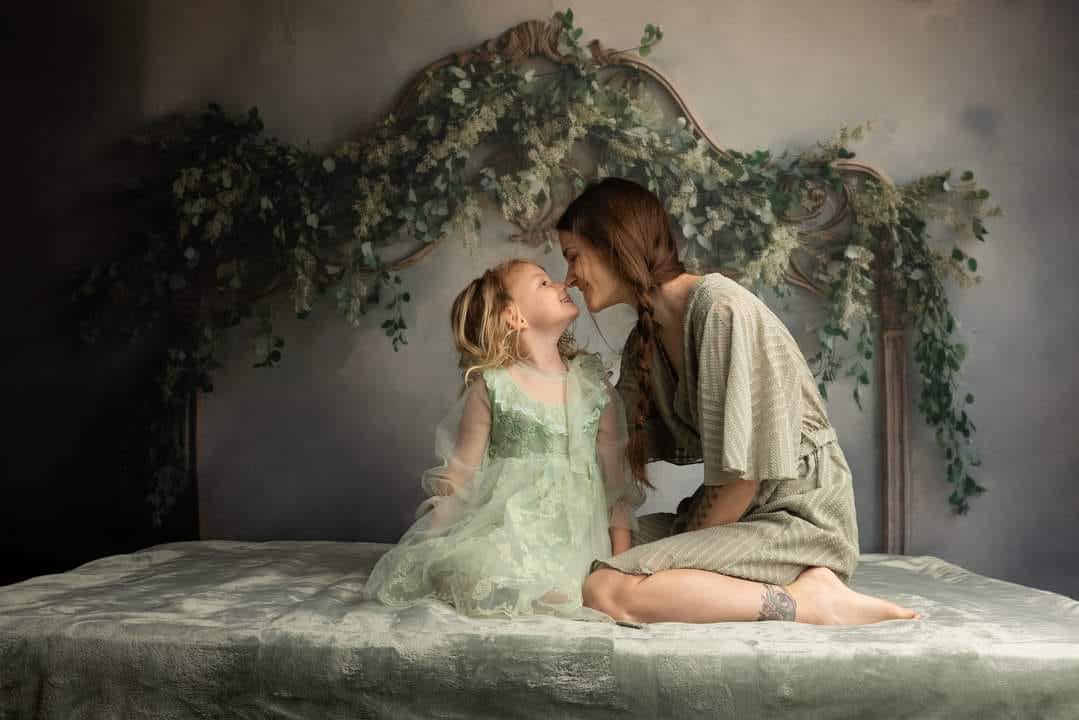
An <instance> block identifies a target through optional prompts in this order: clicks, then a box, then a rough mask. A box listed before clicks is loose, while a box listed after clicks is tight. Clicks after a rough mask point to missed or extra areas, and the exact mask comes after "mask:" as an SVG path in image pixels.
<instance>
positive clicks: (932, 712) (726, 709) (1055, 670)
mask: <svg viewBox="0 0 1079 720" xmlns="http://www.w3.org/2000/svg"><path fill="white" fill-rule="evenodd" d="M388 547H390V546H389V545H385V544H377V543H345V542H329V541H306V542H302V541H281V542H241V541H200V542H182V543H170V544H165V545H159V546H155V547H151V548H147V549H145V550H141V551H139V552H135V553H131V554H126V555H117V556H113V557H106V558H101V559H99V560H95V561H93V562H90V563H87V564H85V565H83V566H82V567H79V568H77V569H75V570H71V571H69V572H66V573H62V574H58V575H46V576H41V577H38V578H33V579H31V580H27V581H25V582H22V583H19V584H17V585H12V586H9V587H6V588H0V718H5V719H6V718H90V717H93V718H107V717H114V718H150V717H152V718H162V719H164V718H191V717H237V718H297V717H312V718H315V717H317V718H357V717H362V718H481V717H519V718H545V719H546V718H558V717H573V718H688V717H798V718H811V717H869V716H872V717H889V718H949V719H952V720H954V719H958V718H979V720H984V719H985V718H1011V717H1014V718H1076V717H1079V602H1076V601H1074V600H1071V599H1069V598H1066V597H1064V596H1061V595H1057V594H1054V593H1050V592H1045V591H1041V590H1035V589H1032V588H1028V587H1024V586H1021V585H1015V584H1012V583H1007V582H1004V581H1001V580H995V579H991V578H987V577H983V576H980V575H976V574H974V573H971V572H968V571H966V570H964V569H962V568H960V567H957V566H955V565H952V564H950V563H947V562H945V561H943V560H940V559H938V558H935V557H929V556H900V555H893V554H868V555H864V556H863V557H862V560H861V564H860V565H859V568H858V572H857V573H856V575H855V578H854V581H853V583H852V587H854V588H855V589H857V590H859V591H862V592H866V593H870V594H874V595H880V596H885V597H890V598H892V599H894V600H895V601H897V602H900V603H901V604H904V605H908V606H910V607H914V608H917V609H919V610H920V611H921V612H923V613H924V614H925V616H926V617H925V619H924V620H923V621H921V622H917V623H914V622H904V621H889V622H884V623H878V624H876V625H867V626H852V627H823V626H811V625H802V624H797V623H791V622H763V623H717V624H712V625H691V624H683V623H657V624H652V625H646V626H644V627H641V628H635V627H626V626H621V625H613V624H607V623H595V622H579V621H577V622H575V621H568V620H561V619H557V618H553V617H538V618H535V619H530V620H527V621H523V622H510V621H506V620H492V619H482V620H481V619H472V618H467V617H464V616H461V615H459V614H457V613H455V612H453V610H452V609H450V608H448V607H447V606H443V605H438V604H434V603H431V604H425V605H418V606H414V607H412V608H405V609H390V608H385V607H382V606H378V605H372V604H371V603H366V602H362V601H360V600H359V599H358V598H359V590H360V588H361V586H362V584H363V581H364V579H365V578H366V576H367V573H368V571H369V570H370V568H371V567H372V566H373V564H374V562H375V561H376V560H377V559H378V557H379V556H380V555H381V554H382V553H383V552H385V550H386V549H387V548H388Z"/></svg>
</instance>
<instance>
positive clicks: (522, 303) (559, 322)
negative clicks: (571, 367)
mask: <svg viewBox="0 0 1079 720" xmlns="http://www.w3.org/2000/svg"><path fill="white" fill-rule="evenodd" d="M506 290H507V291H508V292H509V294H510V297H512V298H513V301H514V302H515V303H517V307H518V308H519V309H520V311H521V314H522V315H523V316H524V321H525V323H527V325H526V326H527V327H529V328H533V329H538V330H550V331H552V332H553V333H555V334H559V335H560V334H561V333H562V331H563V330H565V329H566V328H567V327H569V324H570V323H571V322H573V320H574V318H576V317H577V315H578V313H580V312H581V311H580V310H578V309H577V306H576V305H574V304H573V300H572V299H571V298H570V296H569V292H567V290H566V285H565V284H564V283H560V282H555V281H554V280H552V279H551V277H550V276H549V275H548V274H547V271H546V270H544V269H543V268H541V267H540V266H539V265H533V264H532V263H522V264H520V265H517V266H515V267H514V268H513V269H512V270H510V273H509V276H508V277H507V278H506ZM510 321H511V322H515V323H516V322H519V321H520V318H512V317H511V318H510Z"/></svg>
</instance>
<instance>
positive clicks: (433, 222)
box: [73, 10, 1000, 524]
mask: <svg viewBox="0 0 1079 720" xmlns="http://www.w3.org/2000/svg"><path fill="white" fill-rule="evenodd" d="M555 22H556V23H557V24H558V37H559V42H558V53H559V54H560V56H561V57H560V60H561V62H560V63H557V64H556V67H555V68H554V69H553V70H551V71H546V72H537V71H536V70H535V69H526V68H525V67H524V66H523V65H516V64H513V63H509V62H505V61H504V60H503V59H502V58H501V57H500V56H499V55H498V54H496V53H490V54H489V55H482V54H481V55H479V56H476V57H474V58H473V59H472V60H471V61H468V62H465V63H449V64H445V65H443V66H442V67H439V68H437V69H435V70H432V71H430V72H429V73H428V74H427V76H426V78H425V79H424V82H423V83H422V84H421V85H420V86H419V88H418V92H417V94H416V96H415V98H414V99H415V102H414V103H413V105H412V106H410V108H409V110H408V111H407V113H403V114H402V116H401V117H398V116H396V115H394V114H392V113H390V114H387V115H385V116H384V117H382V118H381V119H380V120H379V122H378V123H377V124H376V126H375V127H374V128H373V130H372V131H371V132H370V133H369V134H367V135H366V136H365V137H363V138H361V139H359V140H357V141H350V142H345V143H343V144H342V145H340V146H339V147H337V148H335V149H333V151H332V152H329V153H326V154H320V153H316V152H313V151H312V150H311V149H310V148H306V149H304V148H299V147H296V146H294V145H291V144H289V143H287V142H284V141H281V140H279V139H277V138H274V137H267V136H266V135H264V134H263V129H264V126H263V122H262V119H261V118H260V117H259V115H258V111H257V109H255V108H252V109H251V110H250V111H249V112H247V113H245V114H233V113H229V112H226V111H225V110H224V109H223V108H221V107H220V106H219V105H217V104H210V105H209V108H208V110H207V111H206V112H203V113H196V114H178V115H171V116H168V117H166V118H164V119H163V120H162V121H160V122H157V123H154V124H153V125H152V126H151V127H149V128H147V129H146V131H145V132H142V133H140V134H139V135H137V136H136V138H135V140H136V142H137V143H138V144H139V145H140V146H142V147H143V148H145V149H147V150H149V151H150V155H151V157H152V159H153V160H154V162H155V167H154V169H153V170H152V171H151V172H150V173H148V174H147V176H146V177H145V178H143V179H142V180H141V181H139V182H137V183H133V184H132V185H131V186H130V187H129V188H128V189H127V190H126V192H125V193H124V194H123V200H124V202H125V205H126V207H128V208H129V209H130V211H131V212H130V217H131V227H130V232H129V233H128V235H127V236H126V238H125V241H124V242H123V243H121V244H120V245H119V246H118V247H117V248H116V252H115V254H114V257H113V258H112V259H111V260H110V261H109V262H108V263H107V264H105V265H102V266H95V267H92V268H90V269H88V270H87V271H86V272H85V273H84V274H83V275H81V276H80V278H79V280H78V282H77V284H76V288H75V292H74V295H73V300H74V301H76V302H77V303H79V305H80V307H81V309H82V311H83V312H82V322H81V331H82V335H83V337H84V339H85V340H86V341H87V342H88V343H89V342H93V341H94V340H95V339H96V338H98V337H100V336H102V335H110V336H120V337H127V338H136V337H139V336H142V335H147V334H155V335H157V336H160V337H161V338H162V340H163V341H164V343H165V345H166V351H165V354H164V356H163V357H162V360H161V372H160V375H159V377H158V385H159V388H160V395H159V397H158V398H157V399H156V402H155V404H154V405H153V407H152V408H151V409H150V410H148V411H147V412H148V414H149V415H150V416H152V417H151V418H150V420H151V421H152V422H153V423H154V424H153V427H154V428H155V429H156V434H155V439H154V440H152V441H151V442H150V447H149V450H148V455H147V457H146V458H145V460H146V467H147V468H148V472H149V473H152V476H153V480H152V481H151V483H150V486H151V492H150V496H149V499H150V502H151V504H152V506H153V510H154V513H153V521H154V523H155V524H159V523H160V522H161V519H162V517H164V515H165V514H166V513H167V512H168V511H169V510H170V508H171V507H172V506H173V504H174V503H175V501H176V499H177V498H178V497H179V496H180V494H181V493H182V492H183V490H184V488H185V486H186V484H187V482H188V480H189V478H190V476H191V473H192V472H193V468H190V467H188V466H187V464H186V463H187V459H186V457H185V456H184V452H183V442H182V440H183V418H184V412H185V410H184V408H185V403H186V400H187V398H188V397H189V395H190V393H191V392H192V391H194V390H196V389H198V390H201V391H203V392H210V391H212V389H213V385H212V377H211V373H212V371H213V370H215V369H217V368H219V367H221V364H220V362H219V360H218V358H217V352H218V343H219V340H220V338H221V336H222V334H223V333H224V332H226V331H227V330H228V329H229V328H233V327H235V326H237V325H239V324H240V323H242V322H243V321H245V320H250V321H251V324H252V325H253V326H254V328H255V330H256V332H255V336H254V337H253V339H252V343H253V353H254V357H253V360H254V362H253V365H255V366H256V367H273V366H275V365H277V364H278V363H279V362H280V361H281V357H282V351H283V348H284V345H285V340H284V338H282V337H281V336H279V335H278V334H276V332H275V330H274V321H275V319H276V318H277V317H278V314H279V313H280V312H281V311H282V310H283V309H285V308H286V307H287V308H288V310H289V311H291V312H292V313H294V314H295V315H296V316H297V317H300V318H304V317H307V316H308V315H309V314H310V313H311V312H313V311H314V309H315V307H316V306H317V305H318V304H319V298H320V297H321V296H323V295H326V294H329V295H330V296H331V297H332V298H333V301H334V303H335V305H336V308H337V310H338V312H339V313H340V314H341V315H342V316H343V317H344V318H345V319H346V320H347V321H348V322H351V323H353V324H354V325H359V324H360V323H361V322H363V321H364V317H365V316H366V315H367V314H368V313H369V311H371V310H373V309H378V310H380V311H382V312H384V313H385V319H384V320H383V322H382V328H383V330H384V331H385V334H386V336H387V337H388V338H389V341H390V342H391V343H392V345H393V348H394V350H395V351H396V350H399V349H400V348H401V347H402V346H404V345H407V339H406V331H407V329H408V328H407V325H406V323H405V319H404V313H403V308H404V305H405V304H406V303H408V302H409V300H410V295H409V292H408V290H407V289H406V288H405V287H404V284H403V282H402V280H401V277H400V275H399V274H398V273H397V271H396V270H394V269H393V266H392V265H391V264H390V263H388V262H387V261H386V260H385V258H384V251H385V249H386V248H387V247H389V246H391V245H395V244H399V243H402V242H411V243H432V242H435V241H436V240H438V239H440V238H442V237H452V238H457V239H460V240H461V242H462V243H463V244H464V246H465V247H466V248H469V249H474V248H475V247H476V246H477V244H478V242H479V233H480V229H481V216H482V213H481V208H480V204H479V202H478V199H479V198H482V197H484V196H485V197H487V198H488V199H490V200H491V201H493V202H494V203H495V204H497V206H498V207H499V209H500V210H501V212H502V214H503V215H504V216H505V217H506V218H507V219H509V220H511V221H513V222H515V223H517V224H520V225H522V226H526V225H529V224H530V223H533V222H535V221H536V219H537V217H539V216H540V215H541V209H542V208H543V207H544V206H546V205H548V204H550V203H552V202H553V200H554V198H555V197H556V195H558V193H559V190H560V189H564V188H568V189H570V190H571V191H579V190H581V189H583V188H584V187H585V185H586V183H587V182H589V181H590V180H593V179H595V178H599V177H604V176H607V175H618V176H622V177H628V178H631V179H634V180H637V181H638V182H641V183H642V184H644V185H646V186H647V187H648V188H649V189H650V190H652V191H653V192H655V193H656V194H657V195H658V196H659V197H660V198H662V199H663V201H664V204H665V206H666V207H667V209H668V211H669V213H670V216H671V220H672V224H673V225H674V227H676V228H678V229H679V230H680V231H681V234H682V236H683V238H684V240H685V245H684V250H683V252H684V260H685V262H686V263H687V265H688V266H689V267H690V268H691V269H698V270H700V269H703V268H715V269H721V270H722V269H728V270H735V271H737V272H739V273H740V274H741V281H742V282H743V283H745V284H746V285H747V286H749V287H752V288H754V289H759V288H761V287H768V288H771V289H772V290H773V291H774V292H775V293H776V294H777V295H778V296H779V297H780V298H782V299H786V298H787V297H789V293H790V288H789V286H788V285H787V283H786V282H785V280H784V274H785V272H786V270H787V269H788V267H789V265H790V261H791V256H792V254H793V253H795V252H800V253H809V254H811V255H813V256H814V259H815V261H816V262H815V267H816V268H817V270H816V280H817V281H818V282H819V283H820V284H821V286H822V287H823V288H825V290H826V291H827V297H826V316H825V319H824V321H823V323H822V324H821V326H820V327H819V328H818V329H817V336H818V337H819V339H820V342H821V349H820V351H819V352H818V353H817V354H816V355H815V356H813V357H812V358H811V359H810V360H811V364H812V365H814V366H815V369H814V374H815V375H816V376H817V377H818V378H819V383H820V384H819V388H820V391H821V393H822V395H824V397H827V385H828V384H829V383H830V382H832V381H833V380H835V379H836V378H837V377H838V374H839V373H840V372H844V367H846V370H845V373H846V375H849V376H852V377H854V378H855V379H856V383H855V388H854V399H855V401H856V402H857V403H858V405H859V407H861V399H860V394H859V390H860V387H861V385H865V384H869V377H868V372H867V370H866V368H865V366H864V365H863V364H862V361H863V360H869V359H871V358H872V356H873V352H874V343H875V337H876V334H877V333H876V330H877V326H878V323H879V318H878V316H877V312H876V310H875V308H874V307H873V302H872V300H873V295H874V293H873V288H874V280H873V263H874V261H875V259H876V258H877V257H878V255H880V254H881V253H882V251H886V252H887V254H888V256H890V257H891V267H890V268H889V270H890V277H891V282H892V285H893V286H894V289H895V291H896V294H897V297H898V298H899V300H900V301H901V303H902V305H903V307H904V308H905V310H906V312H907V313H908V315H909V317H910V319H911V320H912V322H913V324H914V326H915V328H916V329H917V332H918V337H917V343H916V345H915V357H916V359H917V360H918V363H919V366H920V371H921V376H922V383H923V387H922V399H921V403H920V404H919V409H920V410H921V411H922V413H923V414H924V415H925V419H926V421H927V422H928V423H929V425H930V426H932V427H934V428H936V436H937V440H938V442H939V443H940V444H941V446H942V447H943V448H944V449H945V451H946V457H947V460H948V481H949V482H950V483H952V484H953V485H954V486H955V487H954V491H953V492H952V495H951V497H950V502H951V503H952V504H953V506H954V507H955V509H956V511H957V512H960V513H965V512H966V511H967V510H968V507H969V505H968V502H967V498H968V497H970V496H972V495H977V494H979V493H981V492H983V491H984V488H983V487H982V486H980V485H978V484H977V482H976V481H974V480H973V478H972V477H971V476H970V474H969V472H968V467H969V466H972V465H977V464H978V461H977V458H975V457H974V456H973V455H972V454H970V452H969V450H968V448H967V447H966V446H968V445H970V434H971V432H972V431H973V430H974V429H975V428H974V425H973V423H971V422H970V420H969V418H968V417H967V414H966V412H965V410H964V409H963V407H962V406H963V405H964V404H966V403H970V402H972V401H973V396H971V395H970V394H969V393H968V394H966V395H965V396H964V397H962V398H960V392H959V390H958V384H957V378H958V372H959V370H960V368H961V365H962V362H963V359H964V357H965V346H964V345H962V344H961V343H959V342H957V341H955V340H954V339H953V336H954V332H955V329H956V327H957V326H958V324H957V323H956V321H955V318H954V317H953V315H952V313H951V311H950V307H949V303H948V298H947V295H946V293H945V291H944V286H943V281H944V280H945V278H947V277H949V276H950V277H953V278H956V279H958V280H959V281H960V282H961V283H964V284H968V283H969V282H970V279H971V275H970V274H969V273H974V272H975V271H976V269H977V265H976V261H975V259H974V258H973V257H970V256H968V255H967V254H966V253H965V252H964V251H962V250H961V249H959V247H958V246H956V247H955V249H954V250H953V252H952V254H951V255H950V256H942V255H940V254H939V253H937V252H936V250H934V249H933V248H932V246H931V245H930V242H929V241H930V237H929V235H928V233H927V230H926V228H927V225H928V222H930V221H932V220H937V219H944V220H947V221H949V222H951V223H952V224H953V225H957V226H958V225H962V226H963V227H965V228H967V229H969V230H971V231H972V232H973V234H974V235H975V237H977V238H978V239H979V240H984V235H985V234H986V230H985V219H986V218H987V217H991V216H994V215H998V214H1000V211H999V208H992V209H989V210H984V209H983V203H984V201H985V199H986V198H987V197H988V192H987V191H985V190H982V189H979V188H977V186H976V184H975V183H974V180H973V175H972V174H971V173H970V172H966V173H964V174H963V175H962V177H961V179H960V180H959V181H955V182H954V183H953V182H952V181H951V175H950V171H945V172H940V173H934V174H932V175H927V176H925V177H922V178H918V179H917V180H915V181H913V182H911V183H909V184H907V185H903V186H898V187H897V186H893V185H891V184H890V183H889V184H884V183H878V182H875V181H872V180H870V181H867V182H866V183H864V184H863V185H862V186H861V187H860V188H857V189H854V188H851V187H849V186H848V187H846V188H845V186H844V182H843V177H842V175H841V174H840V172H839V171H838V170H837V168H836V166H835V161H836V160H840V159H847V158H852V157H854V153H853V152H851V151H850V150H849V149H848V147H847V146H848V145H849V144H850V143H851V142H854V141H857V140H859V139H861V137H862V136H863V134H864V132H865V131H867V130H869V129H871V128H872V123H869V124H867V125H866V126H864V127H863V126H858V127H856V128H854V129H853V130H848V129H847V128H846V127H841V129H840V131H839V132H837V133H836V135H835V136H834V137H833V138H832V139H830V140H829V141H828V142H826V143H821V144H818V146H817V148H815V149H814V150H812V151H809V152H803V153H790V152H789V151H788V152H784V153H783V154H781V155H779V156H776V157H773V156H772V155H771V153H770V152H769V151H766V150H757V151H754V152H752V153H742V152H738V151H734V150H716V149H715V148H714V147H713V146H712V145H711V143H710V142H708V141H707V139H706V138H704V137H703V136H702V134H701V132H700V131H699V129H697V128H695V127H693V126H691V125H690V124H689V123H688V122H687V121H686V119H685V118H677V119H676V120H675V121H671V120H669V119H667V118H666V117H665V116H664V114H663V113H662V112H661V111H660V109H659V105H658V103H657V102H656V100H655V98H654V97H653V96H652V95H651V94H650V93H649V92H648V90H647V85H646V82H645V80H646V78H645V77H644V76H643V74H642V73H641V72H640V71H636V70H631V71H629V73H628V75H624V76H623V80H624V81H623V82H608V81H607V80H608V79H609V78H606V79H605V78H604V77H602V76H601V73H604V71H605V70H607V69H608V68H607V64H606V62H605V60H604V56H603V55H602V54H596V53H593V52H591V51H590V50H589V49H588V48H586V47H583V46H581V45H580V43H579V40H580V37H581V34H582V30H581V29H580V28H578V27H576V26H575V25H574V22H573V13H572V10H567V11H566V12H565V13H556V14H555ZM662 38H663V33H662V29H661V28H660V27H659V26H654V25H648V26H646V28H645V31H644V34H643V36H642V38H641V42H640V45H639V46H638V47H637V48H633V50H634V51H637V52H638V53H639V54H640V55H642V56H645V55H648V54H649V53H650V52H651V49H652V48H653V47H654V46H655V45H656V44H658V43H659V42H660V41H661V40H662ZM621 52H622V53H623V54H624V53H628V52H632V51H621ZM620 70H621V71H622V72H623V73H625V69H624V68H621V69H620ZM582 147H584V148H587V149H590V150H591V151H592V153H593V157H594V160H595V170H594V172H589V174H588V175H587V176H586V175H585V174H584V173H583V172H582V171H581V170H580V169H579V167H578V164H579V163H577V162H576V161H575V158H574V152H575V150H577V149H580V148H582ZM475 159H479V160H480V162H479V168H478V170H469V169H468V165H469V162H470V160H475ZM473 164H475V163H473ZM821 186H827V187H829V188H831V189H833V190H834V191H837V192H842V191H847V192H850V193H851V211H852V212H851V219H852V222H851V226H850V234H849V238H848V244H847V245H846V246H842V247H838V248H834V249H829V250H827V251H817V250H810V248H809V245H808V244H807V243H806V242H805V240H806V235H807V233H805V232H799V230H798V228H797V227H796V225H795V224H794V223H792V222H789V221H786V220H785V219H784V218H785V216H788V215H789V214H792V213H794V212H796V211H797V210H798V209H799V208H802V207H804V206H806V203H807V202H808V201H809V198H810V196H811V195H812V193H814V192H815V188H818V187H821ZM963 213H965V216H964V217H963V219H962V220H960V219H959V218H960V217H961V215H962V214H963ZM963 223H965V224H963ZM547 242H548V244H549V245H550V243H551V242H552V237H551V236H550V235H548V238H547ZM978 279H979V280H980V278H978ZM852 332H855V333H856V348H857V352H856V353H855V354H854V356H853V359H851V358H840V357H838V354H837V353H838V348H837V340H838V338H842V339H844V340H849V339H850V334H851V333H852ZM964 452H965V453H966V454H963V453H964Z"/></svg>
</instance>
